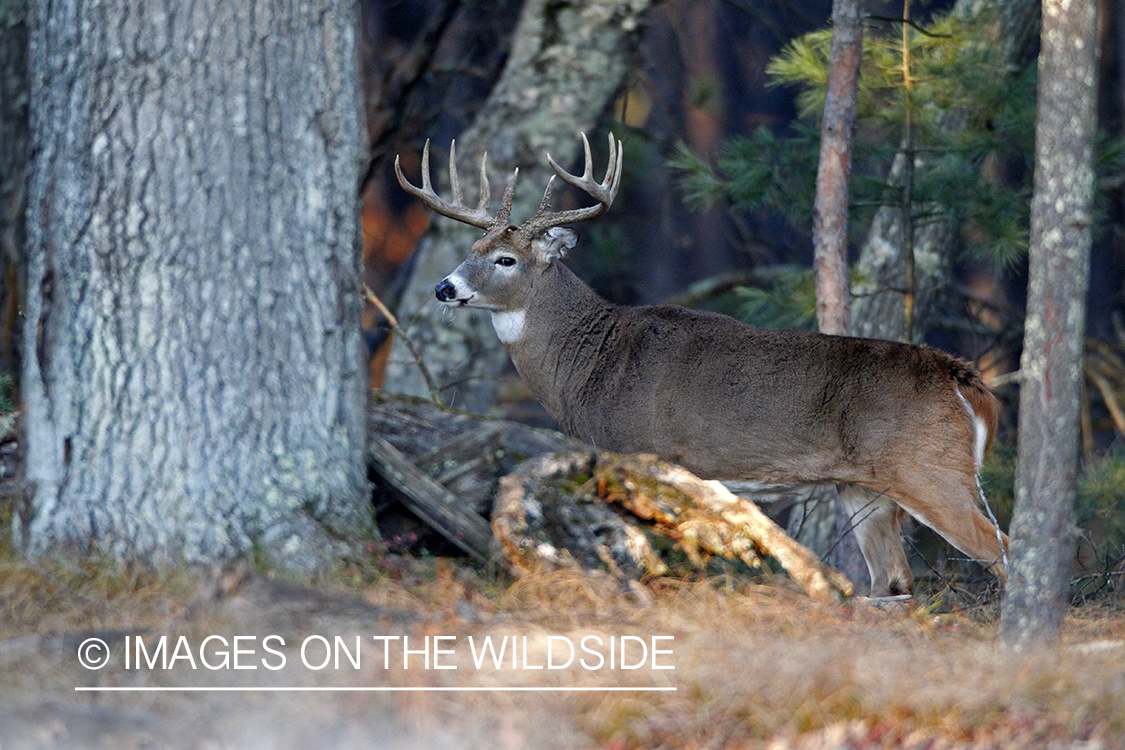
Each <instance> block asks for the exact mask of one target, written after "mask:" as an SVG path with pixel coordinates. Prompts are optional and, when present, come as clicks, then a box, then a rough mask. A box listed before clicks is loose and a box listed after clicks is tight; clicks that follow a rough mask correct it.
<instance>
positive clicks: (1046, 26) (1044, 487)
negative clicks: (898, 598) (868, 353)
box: [1001, 0, 1097, 644]
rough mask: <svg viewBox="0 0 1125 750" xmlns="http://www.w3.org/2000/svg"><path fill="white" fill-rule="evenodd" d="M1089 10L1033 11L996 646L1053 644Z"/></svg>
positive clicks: (1087, 153) (1090, 187)
mask: <svg viewBox="0 0 1125 750" xmlns="http://www.w3.org/2000/svg"><path fill="white" fill-rule="evenodd" d="M1096 19H1097V6H1096V5H1095V4H1094V3H1067V2H1065V1H1063V2H1060V0H1044V3H1043V32H1042V51H1041V52H1040V53H1039V95H1038V112H1037V117H1036V126H1035V194H1034V197H1033V198H1032V202H1031V258H1030V266H1029V269H1028V286H1029V289H1028V299H1027V319H1026V323H1025V325H1024V346H1023V358H1022V360H1021V362H1020V375H1021V376H1020V421H1019V459H1018V462H1017V466H1016V505H1015V513H1014V515H1013V517H1012V535H1011V539H1012V554H1011V566H1010V572H1009V577H1008V587H1007V591H1006V595H1005V597H1004V605H1003V613H1002V620H1001V636H1002V638H1003V639H1004V640H1005V641H1006V642H1008V643H1014V644H1021V643H1025V642H1030V641H1037V640H1043V639H1046V638H1054V637H1056V636H1057V635H1058V631H1059V627H1060V625H1061V623H1062V617H1063V614H1064V613H1065V611H1066V594H1067V588H1068V585H1069V580H1070V561H1071V558H1072V553H1073V545H1074V538H1073V532H1072V531H1071V526H1072V524H1073V515H1074V493H1075V484H1076V479H1077V471H1078V416H1079V401H1080V395H1081V388H1082V372H1083V370H1082V352H1083V338H1084V335H1085V332H1086V289H1087V286H1088V284H1089V277H1090V222H1091V220H1092V218H1091V211H1092V209H1093V202H1094V158H1093V152H1094V135H1095V98H1096V89H1095V78H1096V65H1097V23H1096Z"/></svg>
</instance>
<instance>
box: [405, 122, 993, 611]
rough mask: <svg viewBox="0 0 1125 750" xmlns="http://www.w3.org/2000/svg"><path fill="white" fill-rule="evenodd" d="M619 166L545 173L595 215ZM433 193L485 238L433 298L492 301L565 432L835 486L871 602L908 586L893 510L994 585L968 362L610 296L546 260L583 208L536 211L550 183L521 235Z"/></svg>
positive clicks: (518, 360) (979, 410) (612, 445)
mask: <svg viewBox="0 0 1125 750" xmlns="http://www.w3.org/2000/svg"><path fill="white" fill-rule="evenodd" d="M612 144H613V142H612V138H611V148H612ZM619 148H620V147H619V146H618V149H619ZM619 158H620V152H619V150H618V151H617V152H616V153H615V154H614V155H613V156H611V166H610V170H609V172H610V174H608V175H607V177H606V180H605V181H604V182H603V183H601V184H599V183H596V182H594V181H593V180H592V179H591V178H590V161H591V160H590V157H589V148H588V146H587V168H586V174H585V175H584V177H583V178H575V177H573V176H571V175H568V174H566V173H565V172H563V171H562V170H561V169H559V168H558V167H557V166H556V171H557V172H558V173H559V174H560V176H561V177H562V178H563V179H564V180H566V181H567V182H570V183H571V184H577V185H579V186H580V187H582V188H583V189H585V190H587V191H588V192H590V193H591V194H592V195H594V196H595V197H596V198H598V200H599V203H600V205H599V206H596V207H592V208H591V209H580V210H579V211H585V212H590V211H597V213H600V212H601V211H604V210H605V208H608V205H609V203H610V202H612V197H613V193H614V192H615V191H616V185H617V181H618V180H619V177H620V162H619ZM614 163H616V164H617V169H616V170H615V169H614ZM552 164H553V162H552ZM400 179H401V178H400ZM403 182H404V183H405V180H403ZM483 182H484V177H483V175H482V183H483ZM513 183H514V178H513ZM513 183H509V189H508V193H507V194H506V196H505V198H506V200H505V205H506V206H507V207H508V209H510V194H511V189H512V184H513ZM407 184H408V183H407ZM428 188H429V180H428V177H427V178H425V180H424V189H423V191H418V190H417V188H413V189H412V190H413V191H414V192H415V193H416V194H421V195H422V196H423V197H424V198H427V199H428V201H427V202H428V203H430V205H431V207H434V208H435V209H436V210H439V211H441V212H442V213H445V214H447V215H453V216H454V218H459V219H460V220H463V221H468V220H469V219H472V220H471V221H469V223H474V224H476V225H478V226H481V227H482V228H485V229H486V230H487V231H486V234H485V236H484V237H483V238H482V239H481V240H479V241H478V242H476V243H475V244H474V245H473V248H472V250H471V252H470V256H469V258H468V259H467V260H466V261H465V262H464V263H462V264H461V265H460V266H459V267H458V268H457V269H456V270H455V271H454V272H453V273H452V274H450V276H449V277H447V278H446V279H445V280H443V281H442V283H441V284H439V285H438V286H437V289H436V291H437V295H438V298H439V300H441V301H443V302H445V303H446V304H451V305H461V306H471V307H481V308H484V309H487V310H491V311H492V313H493V321H494V324H495V325H496V329H497V333H498V334H499V335H500V338H501V340H503V342H504V344H505V346H506V347H507V349H508V352H509V354H510V355H511V358H512V361H513V362H514V363H515V365H516V368H517V370H518V371H519V373H520V375H521V377H523V379H524V380H525V381H526V382H527V384H528V385H529V386H530V388H531V390H532V392H533V393H534V394H535V396H536V398H538V399H539V400H540V401H541V402H542V403H543V405H544V406H545V407H546V409H547V410H548V411H549V412H550V413H551V414H552V415H553V416H554V417H555V418H556V419H557V420H558V422H559V424H560V426H561V427H562V428H563V430H564V431H566V432H567V433H569V434H571V435H574V436H575V437H578V438H581V439H583V440H586V441H588V442H589V443H591V444H592V445H594V446H596V447H598V448H604V449H607V450H612V451H618V452H623V453H653V454H656V455H658V456H660V457H662V458H664V459H667V460H669V461H674V462H676V463H679V464H681V465H683V466H685V467H686V468H688V469H690V470H691V471H693V472H694V473H696V474H698V475H699V476H701V477H703V478H708V479H721V480H725V481H732V482H738V483H744V484H745V483H749V484H751V485H754V486H757V487H760V488H762V489H768V488H784V487H791V486H794V485H808V484H824V483H836V484H837V485H838V486H839V488H840V496H841V500H842V501H843V502H844V503H845V505H846V506H847V508H848V509H849V510H850V511H851V512H852V513H853V514H854V515H855V517H856V519H857V520H858V521H859V523H858V525H857V527H856V533H857V536H858V538H859V542H860V547H861V549H862V550H863V553H864V556H865V558H866V560H867V563H868V567H869V569H870V571H871V577H872V594H874V595H883V594H895V593H908V592H909V591H910V588H911V586H912V584H913V578H912V576H911V574H910V570H909V566H908V564H907V560H906V556H905V554H904V552H903V549H902V544H901V541H900V538H899V523H900V520H901V513H902V511H901V510H900V508H901V509H905V511H907V512H909V513H910V514H911V515H913V516H914V517H915V518H917V519H918V520H919V521H921V522H922V523H925V524H926V525H928V526H930V527H931V528H933V529H934V530H936V531H937V532H938V533H939V534H941V535H942V536H943V537H945V538H946V539H947V540H948V541H949V542H951V543H952V544H953V545H954V546H956V547H957V548H959V549H960V550H962V551H963V552H966V553H968V554H969V555H971V556H972V557H974V558H976V559H978V560H980V561H981V562H983V563H984V564H986V565H988V566H989V567H990V568H991V569H992V570H993V572H995V573H996V574H997V575H999V576H1001V577H1003V575H1004V565H1003V559H1004V555H1005V552H1004V547H1005V546H1006V543H1007V540H1006V538H1005V537H1004V536H1003V534H1001V533H1000V532H999V531H998V530H997V529H996V527H995V526H994V525H993V524H992V523H991V522H990V521H989V520H988V519H987V518H986V517H985V516H984V515H983V513H982V512H981V509H980V502H981V500H982V499H983V498H981V497H980V491H979V485H978V482H977V471H978V470H979V463H980V460H981V458H982V456H983V454H984V451H985V449H986V448H987V445H988V443H989V442H991V439H992V434H993V432H994V430H995V424H996V401H995V399H994V397H993V396H992V395H991V394H990V393H989V392H988V390H987V389H986V388H985V386H984V384H983V383H982V381H981V380H980V377H979V376H978V375H977V374H976V372H975V371H973V370H972V369H971V368H970V367H969V366H968V365H966V364H965V363H964V362H962V361H960V360H957V359H955V358H953V357H950V356H949V355H947V354H944V353H942V352H939V351H937V350H935V349H931V348H929V347H925V346H911V345H906V344H898V343H892V342H888V341H879V340H874V339H857V338H847V337H838V336H826V335H822V334H818V333H812V332H807V331H792V330H772V329H760V328H754V327H752V326H748V325H745V324H743V323H740V322H738V321H736V320H734V319H732V318H729V317H726V316H722V315H716V314H712V313H704V312H699V311H694V310H687V309H684V308H679V307H621V306H615V305H611V304H609V303H607V302H605V301H604V300H602V299H601V298H600V297H598V296H597V295H596V294H595V293H594V292H593V291H592V290H590V288H589V287H587V286H586V285H585V284H584V283H583V282H582V281H581V280H579V279H578V278H577V277H576V276H575V275H574V274H573V273H572V272H571V271H570V270H569V269H567V267H566V266H565V265H563V264H562V263H561V262H560V261H559V258H560V257H561V256H562V254H563V253H564V252H565V251H566V250H567V249H569V248H570V247H572V246H573V245H574V242H575V241H576V237H575V235H574V234H573V232H570V230H567V229H560V228H557V227H558V224H559V223H562V222H563V221H565V222H566V223H572V222H573V221H576V220H581V219H582V218H590V216H588V215H587V216H581V217H577V216H576V214H577V213H579V212H566V213H564V214H554V213H549V212H548V208H549V192H550V188H548V194H547V195H546V196H545V197H544V202H543V206H542V207H541V209H540V212H539V214H537V215H536V217H535V218H533V219H532V220H531V221H529V222H528V223H527V224H525V225H524V226H522V227H514V226H510V225H508V222H507V215H506V212H505V209H504V208H503V207H502V208H501V214H502V216H501V217H500V219H501V220H496V219H493V218H492V217H490V216H488V215H487V212H486V211H482V209H477V211H478V212H480V213H475V212H470V213H469V214H466V213H464V212H465V211H467V209H464V207H463V206H462V205H461V201H460V194H459V193H460V191H459V189H458V190H457V191H455V197H456V199H457V203H456V204H453V205H451V204H445V203H444V202H440V203H435V198H436V196H435V197H431V195H432V191H429V192H426V191H427V190H428ZM408 189H410V188H408ZM436 200H437V201H440V199H436ZM483 206H484V201H483V200H482V207H483ZM443 209H445V210H443ZM598 209H600V210H598ZM466 217H467V218H466ZM486 219H487V220H488V223H485V221H486ZM478 222H479V223H478Z"/></svg>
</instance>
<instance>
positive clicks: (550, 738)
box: [0, 560, 1125, 750]
mask: <svg viewBox="0 0 1125 750" xmlns="http://www.w3.org/2000/svg"><path fill="white" fill-rule="evenodd" d="M0 602H2V603H3V605H2V611H0V748H5V749H6V748H8V747H103V746H104V747H128V746H152V747H191V748H197V747H198V748H204V747H207V748H226V747H231V748H235V747H238V748H242V747H285V748H288V747H293V748H298V747H300V748H321V747H323V748H336V747H340V748H343V747H360V746H363V747H396V748H397V747H426V748H433V747H446V746H448V747H458V748H466V747H482V748H485V747H487V748H525V747H527V748H535V747H543V748H547V747H551V748H554V747H558V748H596V747H603V748H614V749H618V748H620V749H622V750H624V749H625V748H658V747H669V748H672V747H675V748H727V747H730V748H742V747H747V748H835V747H851V748H883V747H912V748H952V747H964V748H990V747H1028V748H1032V747H1076V748H1077V747H1085V748H1096V747H1104V748H1116V747H1125V645H1123V644H1125V613H1123V611H1122V609H1121V608H1120V606H1111V605H1102V606H1100V607H1087V608H1084V609H1081V610H1075V611H1074V612H1073V613H1072V615H1071V617H1070V618H1069V619H1068V621H1067V623H1066V628H1065V633H1064V638H1063V642H1062V644H1061V645H1059V646H1058V647H1055V648H1052V649H1049V650H1044V651H1042V652H1039V653H1030V654H1019V655H1017V654H1012V653H1008V652H1005V651H1003V650H1001V649H999V648H998V647H997V645H996V642H995V630H996V627H995V623H994V622H988V621H985V622H981V621H980V619H981V618H980V617H979V615H976V614H974V615H972V616H970V614H967V613H960V612H954V613H950V614H943V615H940V616H935V615H932V614H929V613H927V612H925V611H923V610H915V611H913V612H882V611H878V610H874V609H871V608H869V607H867V606H865V605H861V604H853V605H842V606H826V605H820V604H817V603H815V602H812V601H810V600H809V599H807V598H805V597H803V596H802V595H800V594H799V593H797V592H796V591H795V590H793V589H792V588H791V587H790V586H787V585H786V584H785V582H784V579H782V580H780V581H778V582H777V585H756V584H752V583H745V582H738V581H735V580H733V579H728V578H716V579H710V580H705V581H696V582H679V581H669V580H660V581H654V582H650V583H649V584H648V585H647V586H645V587H644V588H643V589H641V590H639V591H634V592H625V591H622V590H621V589H620V588H619V587H618V585H617V584H615V583H613V582H612V581H608V580H601V579H592V578H590V577H587V576H584V575H580V574H577V573H573V572H554V573H544V574H541V575H535V576H530V577H528V578H525V579H522V580H520V581H517V582H514V583H510V582H506V583H504V582H496V581H494V580H491V579H489V578H487V577H484V576H481V575H480V574H478V573H476V572H474V571H471V570H467V569H464V568H461V567H459V566H458V565H455V564H453V563H450V562H448V561H445V560H429V561H422V562H419V561H411V560H398V561H385V562H384V563H383V564H381V565H379V566H377V567H372V568H371V569H366V570H358V569H357V570H352V571H348V572H347V574H345V575H342V576H340V577H339V578H338V579H336V580H334V581H331V582H322V583H321V584H320V585H319V586H317V587H315V588H299V587H293V586H288V585H285V584H282V583H277V582H273V581H270V580H268V579H263V578H261V577H259V576H255V575H251V574H245V573H244V572H235V573H232V572H230V571H225V572H221V573H220V572H216V573H209V574H201V573H198V572H181V573H172V574H163V575H159V576H156V575H152V574H148V573H140V572H135V571H132V572H120V571H111V570H107V569H104V568H99V567H98V566H88V567H85V568H79V569H73V568H64V567H57V568H47V567H44V566H33V565H30V564H28V563H24V562H20V561H15V560H9V561H7V562H3V563H0ZM142 630H143V631H146V633H147V634H148V635H147V636H146V637H153V638H154V637H156V636H157V635H159V634H169V635H171V636H173V637H174V636H175V635H177V634H184V635H186V636H187V637H188V639H189V640H192V639H195V641H196V642H198V641H199V640H201V639H202V638H203V637H205V635H206V634H210V633H225V634H243V635H247V634H252V635H257V636H259V637H261V636H264V635H265V634H268V633H278V634H280V635H282V636H284V637H285V638H286V643H287V644H292V645H295V644H296V643H299V642H300V640H301V639H302V638H304V637H305V636H307V635H309V634H323V635H326V636H332V635H337V634H338V635H343V636H345V637H346V638H345V640H347V638H351V637H352V635H353V634H362V636H363V638H364V646H363V667H362V669H360V670H355V669H343V670H338V671H333V670H323V671H313V670H309V669H306V668H297V664H296V662H297V655H296V651H295V650H294V649H293V648H290V647H287V649H286V653H287V654H289V656H290V660H289V662H288V665H287V667H286V668H285V669H284V670H280V671H277V672H273V671H269V672H268V674H267V673H266V672H267V670H263V669H258V670H257V671H254V672H239V673H237V674H236V673H233V672H232V671H230V670H226V671H217V672H208V671H207V670H197V671H195V672H191V671H190V670H189V671H188V672H187V673H185V672H184V670H183V669H180V668H179V667H177V669H176V670H173V671H171V672H163V671H161V670H155V671H151V672H150V671H148V670H141V671H137V670H132V671H127V670H124V669H122V668H121V666H120V665H116V668H115V669H114V668H107V669H106V670H104V671H100V672H90V671H88V670H83V669H81V668H80V667H79V666H78V665H77V663H76V659H75V653H74V650H73V645H74V643H76V642H77V639H78V638H79V637H82V636H85V635H87V634H89V633H90V632H91V631H118V633H117V634H116V635H113V636H112V637H111V639H110V642H111V645H112V646H113V647H115V648H116V647H117V646H118V644H119V643H120V640H118V641H114V640H112V638H113V637H116V638H118V639H120V638H121V637H122V636H121V633H123V632H131V633H135V632H138V631H142ZM373 634H384V635H385V634H398V635H407V636H409V637H410V638H411V642H412V643H418V642H420V641H421V639H422V638H423V637H425V636H426V635H430V636H436V635H447V636H456V638H457V640H456V642H455V644H456V651H455V653H453V654H450V655H449V656H448V657H447V659H446V661H447V663H450V664H456V665H457V667H458V668H457V669H456V670H435V669H430V670H426V669H419V668H414V669H409V670H402V669H399V668H397V666H398V665H397V663H396V668H392V669H390V670H385V669H383V664H382V658H383V651H382V647H381V646H380V645H379V644H378V643H377V642H374V641H372V640H371V639H369V638H368V636H370V635H373ZM589 635H599V636H602V637H603V638H608V637H609V636H617V637H620V636H636V637H638V638H642V639H648V638H650V637H651V636H654V635H671V636H674V641H670V642H668V641H665V642H663V643H665V644H669V643H670V644H671V645H670V648H672V649H673V654H672V655H671V656H669V657H666V661H667V662H670V663H671V664H673V665H674V666H675V669H674V670H652V669H649V668H642V669H636V670H630V671H623V670H620V669H618V670H612V671H611V670H608V669H601V670H586V669H580V668H573V667H572V668H568V669H564V670H545V669H544V670H533V669H527V670H525V669H512V668H511V666H510V664H507V663H505V665H504V666H503V667H501V668H499V669H497V668H492V667H489V668H482V669H476V668H475V666H474V664H473V661H472V657H471V654H470V652H469V648H468V646H467V639H468V637H469V636H472V637H474V639H476V641H477V642H479V640H480V639H481V638H483V637H484V636H492V637H493V638H497V639H499V638H503V637H504V636H509V637H513V636H515V637H518V638H519V639H521V643H522V638H524V637H525V636H526V637H527V639H528V640H527V643H528V648H529V651H528V662H529V663H530V664H531V665H535V664H536V663H539V664H542V663H544V660H545V658H546V645H547V640H548V636H567V637H569V638H570V639H571V641H572V642H574V643H578V642H579V641H580V639H581V638H582V637H583V636H589ZM556 640H557V639H556ZM451 643H453V642H451ZM634 643H635V641H634ZM398 653H399V654H401V652H398ZM398 658H401V656H399V657H398ZM413 658H415V659H417V658H419V657H413ZM180 666H183V665H182V664H181V665H180ZM89 684H102V685H108V684H117V685H146V686H153V685H185V684H191V685H199V686H214V685H271V684H272V685H278V684H289V685H303V686H397V687H413V688H418V687H434V686H439V687H467V686H476V687H479V686H524V687H531V686H535V687H545V686H554V687H561V686H569V687H622V686H629V687H658V686H674V687H676V691H674V692H642V691H640V690H634V691H626V692H583V693H575V692H571V693H560V692H535V693H530V692H464V693H461V692H436V693H435V692H398V693H370V692H366V693H361V692H354V693H353V692H341V693H284V694H277V693H188V694H184V693H155V694H154V693H142V694H137V693H128V694H125V693H101V694H91V693H75V692H74V690H73V687H74V686H75V685H89ZM21 743H22V744H21Z"/></svg>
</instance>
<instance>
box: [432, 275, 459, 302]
mask: <svg viewBox="0 0 1125 750" xmlns="http://www.w3.org/2000/svg"><path fill="white" fill-rule="evenodd" d="M434 294H436V295H437V298H438V301H440V302H448V301H449V300H451V299H453V298H454V297H456V296H457V288H456V287H455V286H453V284H451V283H449V279H442V281H441V283H440V284H438V285H437V286H435V287H434Z"/></svg>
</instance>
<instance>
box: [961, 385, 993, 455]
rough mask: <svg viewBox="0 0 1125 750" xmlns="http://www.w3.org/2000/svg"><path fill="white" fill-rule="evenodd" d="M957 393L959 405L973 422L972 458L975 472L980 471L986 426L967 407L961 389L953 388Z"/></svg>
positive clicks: (985, 438)
mask: <svg viewBox="0 0 1125 750" xmlns="http://www.w3.org/2000/svg"><path fill="white" fill-rule="evenodd" d="M954 390H956V391H957V398H959V399H961V403H962V404H964V405H965V410H966V411H968V412H969V416H970V417H971V418H972V420H973V432H974V440H973V458H974V459H975V460H976V465H977V471H978V472H979V471H980V466H981V464H982V463H984V446H985V445H986V444H987V443H988V426H987V425H986V424H985V423H984V420H983V419H981V418H980V416H979V415H978V414H977V413H976V412H975V411H973V407H972V406H970V405H969V400H968V399H966V398H965V397H964V396H962V395H961V389H960V388H955V389H954Z"/></svg>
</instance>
